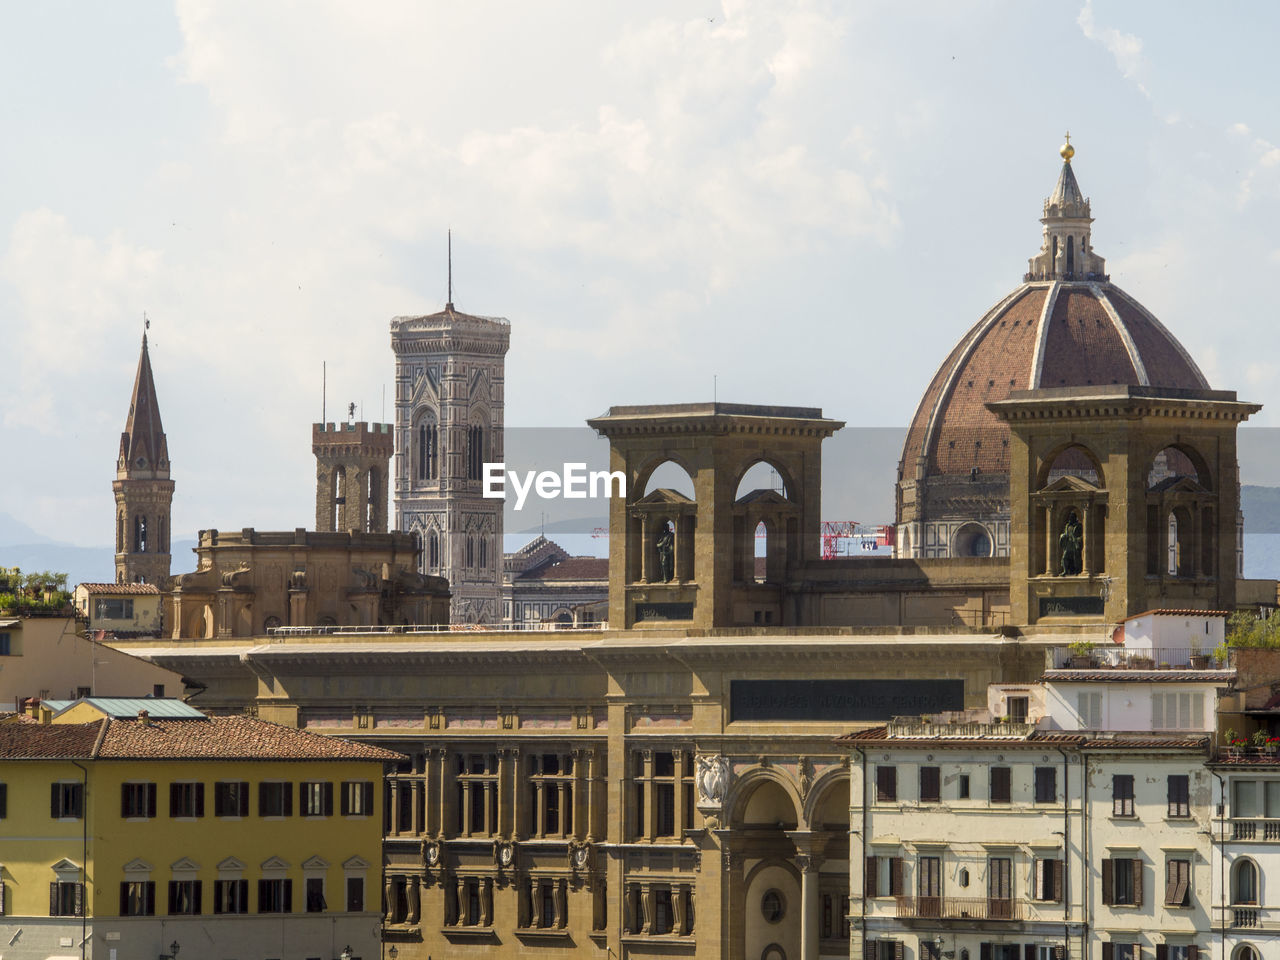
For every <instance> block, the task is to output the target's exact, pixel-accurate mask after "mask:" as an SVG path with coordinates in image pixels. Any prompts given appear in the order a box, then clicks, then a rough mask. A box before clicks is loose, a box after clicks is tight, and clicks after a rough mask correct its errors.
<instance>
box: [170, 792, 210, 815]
mask: <svg viewBox="0 0 1280 960" xmlns="http://www.w3.org/2000/svg"><path fill="white" fill-rule="evenodd" d="M169 816H170V817H173V818H175V819H180V820H192V819H195V818H196V817H203V816H204V784H203V783H171V784H169Z"/></svg>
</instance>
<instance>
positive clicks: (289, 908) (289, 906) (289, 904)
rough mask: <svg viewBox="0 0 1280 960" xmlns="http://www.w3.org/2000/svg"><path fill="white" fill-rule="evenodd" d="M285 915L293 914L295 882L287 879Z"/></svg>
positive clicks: (285, 886)
mask: <svg viewBox="0 0 1280 960" xmlns="http://www.w3.org/2000/svg"><path fill="white" fill-rule="evenodd" d="M283 912H285V913H293V881H292V880H288V879H286V880H285V881H284V911H283Z"/></svg>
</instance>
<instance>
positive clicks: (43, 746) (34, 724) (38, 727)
mask: <svg viewBox="0 0 1280 960" xmlns="http://www.w3.org/2000/svg"><path fill="white" fill-rule="evenodd" d="M106 722H107V721H105V720H95V721H93V722H92V723H75V724H57V723H52V724H51V723H40V722H38V721H36V720H33V719H31V718H30V717H23V716H18V717H13V718H12V719H9V720H6V721H5V722H4V723H0V760H68V759H75V760H80V759H86V758H88V757H91V756H92V755H93V747H94V744H95V743H97V740H98V734H99V732H100V731H101V729H102V725H103V724H104V723H106Z"/></svg>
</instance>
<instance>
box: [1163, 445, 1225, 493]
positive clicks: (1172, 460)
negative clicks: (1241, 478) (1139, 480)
mask: <svg viewBox="0 0 1280 960" xmlns="http://www.w3.org/2000/svg"><path fill="white" fill-rule="evenodd" d="M1198 460H1200V455H1199V454H1198V453H1197V452H1196V451H1194V450H1192V449H1191V448H1189V447H1183V446H1168V447H1164V448H1163V449H1162V450H1160V452H1159V453H1157V454H1156V455H1155V456H1154V457H1152V458H1151V465H1150V467H1148V468H1147V489H1148V490H1154V489H1156V488H1157V487H1160V486H1161V485H1164V486H1168V485H1169V484H1168V481H1170V480H1178V479H1181V478H1184V477H1185V478H1186V479H1188V480H1191V481H1193V482H1194V483H1196V484H1197V485H1198V486H1201V487H1204V488H1205V489H1206V490H1210V489H1212V487H1211V485H1210V477H1209V471H1208V469H1207V466H1206V465H1205V464H1204V463H1203V462H1201V463H1197V461H1198Z"/></svg>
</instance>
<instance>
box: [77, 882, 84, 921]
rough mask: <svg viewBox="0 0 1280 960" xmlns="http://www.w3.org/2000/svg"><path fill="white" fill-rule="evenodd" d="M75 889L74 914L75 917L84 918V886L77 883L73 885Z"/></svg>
mask: <svg viewBox="0 0 1280 960" xmlns="http://www.w3.org/2000/svg"><path fill="white" fill-rule="evenodd" d="M75 888H76V912H75V916H77V917H83V916H84V884H83V883H77V884H76V885H75Z"/></svg>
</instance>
